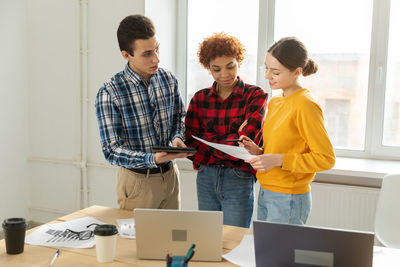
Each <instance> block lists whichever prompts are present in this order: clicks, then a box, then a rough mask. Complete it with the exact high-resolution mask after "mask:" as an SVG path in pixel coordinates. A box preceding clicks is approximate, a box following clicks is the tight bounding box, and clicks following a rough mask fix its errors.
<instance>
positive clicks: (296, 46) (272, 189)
mask: <svg viewBox="0 0 400 267" xmlns="http://www.w3.org/2000/svg"><path fill="white" fill-rule="evenodd" d="M265 67H266V72H265V78H266V79H268V80H269V86H270V87H271V89H272V90H275V89H282V93H281V94H279V95H277V96H275V97H273V98H271V100H270V103H269V104H268V113H267V117H266V119H265V121H264V126H263V141H264V148H259V147H258V146H257V145H256V144H255V143H254V142H252V141H251V140H250V139H249V138H248V137H246V136H241V137H240V140H241V141H242V142H241V146H244V147H245V148H246V149H247V150H248V151H249V152H250V153H251V154H253V155H258V156H256V157H255V158H253V159H250V160H247V162H248V163H250V164H251V166H253V168H254V169H256V170H257V179H258V181H259V182H260V186H261V188H260V193H259V197H258V211H257V213H258V219H259V220H265V221H270V222H278V223H290V224H305V223H306V221H307V218H308V216H309V214H310V211H311V193H310V190H311V187H310V183H311V182H312V180H313V179H314V176H315V173H316V172H319V171H324V170H328V169H330V168H332V167H333V166H334V164H335V153H334V151H333V147H332V144H331V142H330V140H329V137H328V134H327V132H326V129H325V126H324V118H323V115H322V110H321V108H320V106H319V105H318V104H317V102H316V101H315V99H314V97H313V96H312V94H311V93H310V91H308V90H307V89H305V88H303V87H302V86H301V85H300V84H299V82H298V77H299V76H300V75H303V76H308V75H311V74H314V73H315V72H316V71H317V70H318V65H317V64H316V63H315V62H314V61H313V60H312V59H309V58H308V52H307V50H306V48H305V46H304V44H303V43H302V42H300V41H299V40H298V39H297V38H294V37H287V38H283V39H281V40H279V41H278V42H276V43H274V44H273V45H272V46H271V47H270V48H269V49H268V52H267V55H266V59H265Z"/></svg>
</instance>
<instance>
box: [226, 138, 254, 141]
mask: <svg viewBox="0 0 400 267" xmlns="http://www.w3.org/2000/svg"><path fill="white" fill-rule="evenodd" d="M243 140H245V141H249V139H246V138H243ZM225 142H242V140H240V139H228V140H225Z"/></svg>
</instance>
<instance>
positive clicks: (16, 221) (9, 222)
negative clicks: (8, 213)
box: [3, 218, 26, 228]
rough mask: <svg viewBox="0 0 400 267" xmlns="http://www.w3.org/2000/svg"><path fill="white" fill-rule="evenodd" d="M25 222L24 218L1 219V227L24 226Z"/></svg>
mask: <svg viewBox="0 0 400 267" xmlns="http://www.w3.org/2000/svg"><path fill="white" fill-rule="evenodd" d="M25 226H26V222H25V219H24V218H8V219H5V220H4V221H3V228H4V227H7V228H10V227H25Z"/></svg>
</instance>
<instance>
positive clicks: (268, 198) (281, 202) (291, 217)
mask: <svg viewBox="0 0 400 267" xmlns="http://www.w3.org/2000/svg"><path fill="white" fill-rule="evenodd" d="M310 211H311V193H310V192H308V193H305V194H284V193H277V192H273V191H270V190H267V189H264V188H260V193H259V194H258V209H257V219H258V220H260V221H267V222H276V223H288V224H301V225H302V224H305V223H306V221H307V219H308V216H309V215H310Z"/></svg>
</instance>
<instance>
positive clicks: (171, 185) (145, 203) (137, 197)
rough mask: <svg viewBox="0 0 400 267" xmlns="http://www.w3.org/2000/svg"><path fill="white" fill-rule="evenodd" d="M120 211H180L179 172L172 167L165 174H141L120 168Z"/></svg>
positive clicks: (118, 186) (118, 190) (174, 166)
mask: <svg viewBox="0 0 400 267" xmlns="http://www.w3.org/2000/svg"><path fill="white" fill-rule="evenodd" d="M117 197H118V204H119V206H120V208H121V209H126V210H133V209H134V208H151V209H180V194H179V170H178V166H177V165H176V164H175V163H173V167H172V168H171V169H169V170H168V171H167V172H165V173H162V172H161V173H155V174H141V173H136V172H133V171H130V170H128V169H125V168H123V167H121V168H120V169H119V171H118V183H117Z"/></svg>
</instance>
